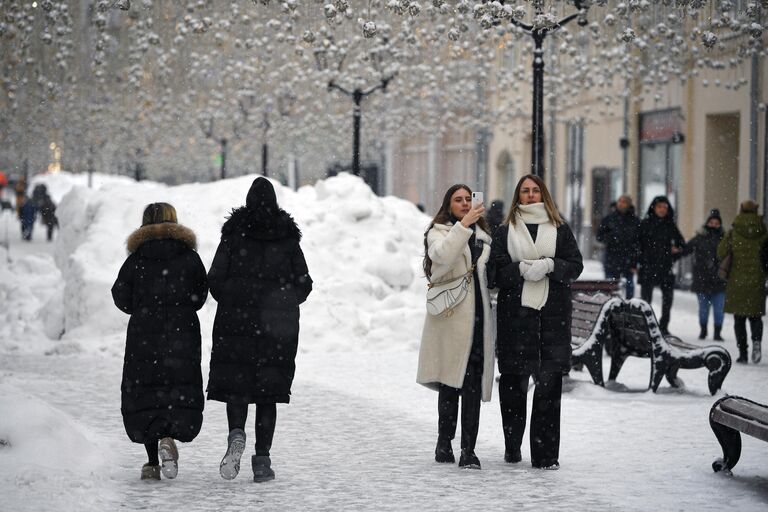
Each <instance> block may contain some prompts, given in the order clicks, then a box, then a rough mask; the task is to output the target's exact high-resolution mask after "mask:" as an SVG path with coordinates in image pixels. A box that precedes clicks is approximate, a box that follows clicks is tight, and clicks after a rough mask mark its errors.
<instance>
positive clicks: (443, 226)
mask: <svg viewBox="0 0 768 512" xmlns="http://www.w3.org/2000/svg"><path fill="white" fill-rule="evenodd" d="M471 196H472V190H471V189H470V188H469V187H468V186H466V185H461V184H458V185H453V186H452V187H450V188H449V189H448V191H447V192H446V193H445V196H444V197H443V202H442V204H441V206H440V209H439V210H438V212H437V214H436V215H435V218H434V219H432V222H431V223H430V225H429V227H428V228H427V231H426V232H425V233H424V250H425V254H424V273H425V274H426V276H427V279H429V281H430V283H433V284H435V283H447V282H450V281H452V280H457V279H459V278H461V277H462V276H464V275H467V274H469V275H471V276H472V277H471V280H470V284H469V292H468V293H467V295H466V298H464V299H463V300H462V301H461V302H460V303H458V305H456V306H455V307H454V308H453V309H451V310H448V311H445V312H443V313H441V314H440V315H433V314H430V313H427V316H426V319H425V320H424V330H423V332H422V336H421V348H420V351H419V368H418V374H417V376H416V382H418V383H419V384H423V385H425V386H427V387H429V388H431V389H434V390H436V391H437V392H438V398H437V410H438V422H437V424H438V437H437V446H436V447H435V460H436V461H437V462H449V463H452V462H455V460H456V459H455V457H454V455H453V448H452V446H451V441H452V440H453V438H454V436H455V435H456V424H457V423H458V412H459V398H461V457H460V458H459V466H460V467H464V468H471V469H480V461H479V460H478V458H477V456H476V455H475V442H476V441H477V431H478V426H479V422H480V402H481V400H482V401H485V402H488V401H490V399H491V390H492V389H493V364H494V351H493V345H494V334H493V333H494V319H493V312H492V310H491V299H490V294H489V290H488V280H487V278H486V275H485V264H486V263H487V262H488V257H489V255H490V253H491V246H490V243H491V237H490V235H489V234H488V225H487V224H486V222H485V219H484V218H483V213H484V212H485V208H484V207H483V205H482V204H480V205H476V206H475V207H472V197H471ZM457 282H458V281H457Z"/></svg>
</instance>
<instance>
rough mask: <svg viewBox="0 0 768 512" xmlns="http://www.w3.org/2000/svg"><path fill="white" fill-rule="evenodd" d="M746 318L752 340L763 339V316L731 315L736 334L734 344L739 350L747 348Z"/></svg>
mask: <svg viewBox="0 0 768 512" xmlns="http://www.w3.org/2000/svg"><path fill="white" fill-rule="evenodd" d="M747 320H749V330H750V331H752V341H762V340H763V317H760V316H741V315H733V330H734V333H735V334H736V345H737V346H738V347H739V350H742V349H743V350H745V351H746V350H747Z"/></svg>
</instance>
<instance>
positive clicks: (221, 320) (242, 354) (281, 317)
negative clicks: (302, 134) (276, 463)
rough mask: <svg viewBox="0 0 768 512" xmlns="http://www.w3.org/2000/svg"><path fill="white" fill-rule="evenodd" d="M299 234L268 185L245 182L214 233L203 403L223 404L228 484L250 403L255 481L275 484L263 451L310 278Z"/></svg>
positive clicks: (290, 371)
mask: <svg viewBox="0 0 768 512" xmlns="http://www.w3.org/2000/svg"><path fill="white" fill-rule="evenodd" d="M300 241H301V231H299V227H298V226H297V225H296V222H295V221H294V220H293V218H292V217H291V216H290V215H289V214H288V213H287V212H285V210H283V209H281V208H280V207H279V206H278V204H277V196H276V195H275V189H274V187H273V186H272V184H271V183H270V182H269V180H267V179H265V178H262V177H259V178H256V179H255V180H254V181H253V184H252V185H251V188H250V190H249V191H248V195H247V197H246V200H245V206H243V207H240V208H236V209H235V210H233V211H232V214H231V215H230V217H229V219H228V220H227V221H226V222H225V223H224V226H223V227H222V228H221V242H220V243H219V247H218V249H217V250H216V256H215V257H214V259H213V263H212V265H211V269H210V271H209V273H208V281H209V283H210V285H211V295H212V296H213V298H214V299H216V301H217V302H218V303H219V305H218V308H217V310H216V319H215V321H214V324H213V351H212V352H211V372H210V377H209V380H208V400H217V401H220V402H226V404H227V420H228V423H229V438H228V448H227V453H226V454H225V456H224V458H223V459H222V461H221V464H220V466H219V471H220V474H221V476H222V478H224V479H227V480H231V479H233V478H235V476H237V473H238V472H239V470H240V457H241V456H242V453H243V451H244V450H245V422H246V418H247V415H248V404H256V421H255V424H256V454H255V455H253V456H252V457H251V464H252V467H253V473H254V475H253V479H254V481H255V482H263V481H267V480H271V479H273V478H274V477H275V473H274V471H273V470H272V469H271V459H270V449H271V447H272V437H273V435H274V432H275V421H276V419H277V407H276V404H277V403H288V402H289V401H290V396H291V384H292V383H293V376H294V373H295V371H296V363H295V359H296V351H297V349H298V342H299V304H301V303H303V302H304V301H305V300H307V296H308V295H309V293H310V292H311V291H312V279H311V278H310V276H309V271H308V269H307V263H306V261H305V260H304V253H303V252H302V250H301V247H300V245H299V242H300Z"/></svg>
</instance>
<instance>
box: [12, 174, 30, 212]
mask: <svg viewBox="0 0 768 512" xmlns="http://www.w3.org/2000/svg"><path fill="white" fill-rule="evenodd" d="M13 190H14V191H15V192H16V215H18V216H19V219H21V208H22V206H24V203H25V202H26V200H27V180H26V178H24V177H21V178H19V179H18V180H16V183H15V185H14V186H13Z"/></svg>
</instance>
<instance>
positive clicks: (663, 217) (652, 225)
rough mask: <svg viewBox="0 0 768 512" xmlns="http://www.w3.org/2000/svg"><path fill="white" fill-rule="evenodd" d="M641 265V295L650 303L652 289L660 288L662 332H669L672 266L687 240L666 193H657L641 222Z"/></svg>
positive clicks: (672, 282)
mask: <svg viewBox="0 0 768 512" xmlns="http://www.w3.org/2000/svg"><path fill="white" fill-rule="evenodd" d="M639 243H640V257H639V261H638V263H639V264H640V269H639V274H638V278H637V282H638V283H640V297H641V298H642V299H643V300H644V301H645V302H647V303H648V304H650V303H651V299H653V289H654V288H655V287H657V286H658V287H659V288H661V318H660V319H659V328H660V329H661V333H662V334H668V333H669V320H670V312H671V311H672V300H673V299H674V293H675V275H674V274H673V273H672V266H673V264H674V262H675V261H677V260H678V259H680V257H681V256H682V255H683V252H684V251H685V239H684V238H683V235H682V234H680V230H679V229H677V224H675V211H674V210H673V209H672V206H671V205H670V204H669V199H667V198H666V196H656V197H654V198H653V201H651V205H650V206H649V207H648V215H647V216H646V217H645V218H644V219H643V220H642V222H640V234H639Z"/></svg>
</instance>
